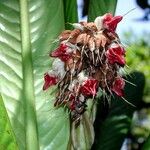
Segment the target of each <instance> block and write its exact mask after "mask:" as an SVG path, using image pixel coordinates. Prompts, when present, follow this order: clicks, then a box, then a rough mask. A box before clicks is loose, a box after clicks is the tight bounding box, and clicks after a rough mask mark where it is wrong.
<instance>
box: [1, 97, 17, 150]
mask: <svg viewBox="0 0 150 150" xmlns="http://www.w3.org/2000/svg"><path fill="white" fill-rule="evenodd" d="M0 149H1V150H5V149H7V150H14V149H17V144H16V141H15V139H14V136H13V132H12V131H11V125H10V122H9V119H8V116H7V113H6V109H5V107H4V103H3V101H2V98H1V96H0Z"/></svg>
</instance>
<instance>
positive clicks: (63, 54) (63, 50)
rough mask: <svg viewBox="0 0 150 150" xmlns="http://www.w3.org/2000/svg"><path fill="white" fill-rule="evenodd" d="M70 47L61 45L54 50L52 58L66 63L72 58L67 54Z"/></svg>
mask: <svg viewBox="0 0 150 150" xmlns="http://www.w3.org/2000/svg"><path fill="white" fill-rule="evenodd" d="M67 48H68V46H67V45H65V44H60V47H58V48H57V49H56V50H54V51H53V52H52V53H51V54H50V56H51V57H58V58H59V59H61V60H62V61H64V62H66V61H67V60H69V59H70V58H71V55H70V54H69V53H67Z"/></svg>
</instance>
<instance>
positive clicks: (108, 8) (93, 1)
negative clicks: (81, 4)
mask: <svg viewBox="0 0 150 150" xmlns="http://www.w3.org/2000/svg"><path fill="white" fill-rule="evenodd" d="M116 3H117V0H90V3H89V11H88V20H89V21H93V20H94V19H95V18H96V17H97V16H101V15H103V14H105V13H107V12H110V13H112V14H114V12H115V8H116Z"/></svg>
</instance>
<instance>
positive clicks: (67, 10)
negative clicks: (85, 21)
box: [63, 0, 78, 29]
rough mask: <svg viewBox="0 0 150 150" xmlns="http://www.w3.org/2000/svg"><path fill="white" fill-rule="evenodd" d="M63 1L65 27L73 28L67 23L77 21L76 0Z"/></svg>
mask: <svg viewBox="0 0 150 150" xmlns="http://www.w3.org/2000/svg"><path fill="white" fill-rule="evenodd" d="M63 2H64V17H65V28H66V29H73V28H72V27H71V25H69V24H68V23H76V22H78V13H77V1H76V0H71V1H70V0H63Z"/></svg>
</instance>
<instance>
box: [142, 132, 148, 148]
mask: <svg viewBox="0 0 150 150" xmlns="http://www.w3.org/2000/svg"><path fill="white" fill-rule="evenodd" d="M148 149H150V135H149V137H148V138H147V140H146V141H145V143H144V145H143V147H142V150H148Z"/></svg>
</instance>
